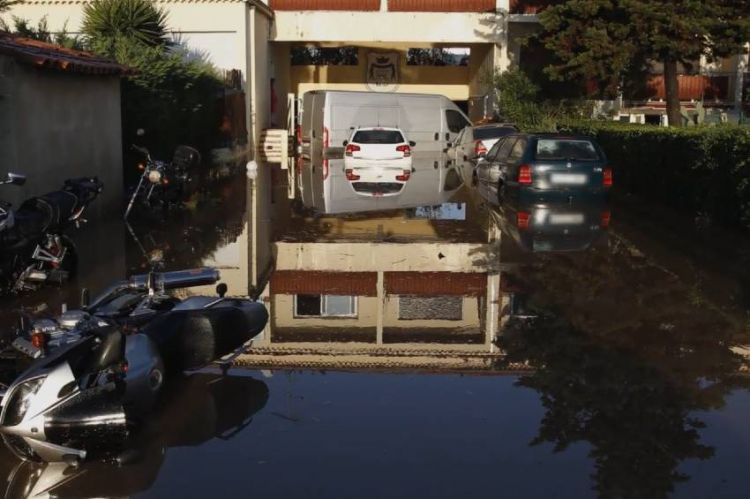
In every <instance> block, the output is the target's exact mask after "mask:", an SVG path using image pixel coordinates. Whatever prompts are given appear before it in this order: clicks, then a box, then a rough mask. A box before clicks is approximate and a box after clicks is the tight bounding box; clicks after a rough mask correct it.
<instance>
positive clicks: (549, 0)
mask: <svg viewBox="0 0 750 499" xmlns="http://www.w3.org/2000/svg"><path fill="white" fill-rule="evenodd" d="M558 3H561V0H510V7H509V9H508V10H509V11H510V13H511V14H525V15H532V14H538V13H540V12H541V11H543V10H544V9H545V8H547V7H549V6H550V5H556V4H558Z"/></svg>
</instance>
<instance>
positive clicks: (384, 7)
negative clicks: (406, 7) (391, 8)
mask: <svg viewBox="0 0 750 499" xmlns="http://www.w3.org/2000/svg"><path fill="white" fill-rule="evenodd" d="M387 10H388V0H380V12H386V11H387Z"/></svg>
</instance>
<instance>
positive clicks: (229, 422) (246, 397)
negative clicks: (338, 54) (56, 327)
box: [2, 373, 268, 497]
mask: <svg viewBox="0 0 750 499" xmlns="http://www.w3.org/2000/svg"><path fill="white" fill-rule="evenodd" d="M164 395H165V398H164V401H163V404H162V405H161V406H160V409H159V410H158V411H157V412H155V413H153V414H152V415H150V417H149V420H148V421H145V422H144V425H143V428H142V429H140V430H139V431H138V432H137V433H135V434H133V435H131V437H130V438H129V440H128V441H127V442H125V443H124V445H123V446H122V447H121V448H118V447H119V445H118V446H117V447H109V448H107V447H104V448H105V449H106V452H107V453H106V454H105V455H104V456H101V457H105V458H106V459H105V460H99V461H92V462H88V463H86V464H84V465H82V466H80V467H73V466H69V465H67V464H66V463H35V462H29V461H21V462H16V461H14V460H13V459H12V458H11V457H10V456H7V458H4V459H3V460H2V462H3V463H4V464H5V467H7V468H8V471H9V473H8V475H7V476H8V481H7V485H6V487H7V488H6V490H5V497H113V496H128V495H132V494H136V493H139V492H143V491H146V490H148V489H149V488H151V486H152V485H153V484H154V482H155V480H156V477H157V476H158V475H159V471H160V469H161V467H162V465H163V464H164V462H165V460H166V458H167V454H168V450H169V449H170V448H173V447H199V446H202V445H205V444H206V443H207V442H209V441H211V440H213V439H220V440H229V439H232V438H233V437H234V436H236V435H237V434H239V433H240V432H242V431H245V430H246V428H247V427H248V426H249V425H250V424H251V423H252V418H253V416H254V415H255V414H256V413H257V412H259V411H260V410H262V409H263V407H264V406H265V405H266V402H267V400H268V387H267V386H266V384H265V383H264V382H263V381H260V380H257V379H254V378H251V377H248V376H224V375H221V374H211V373H196V374H192V375H190V376H185V377H183V378H182V379H179V380H176V381H175V382H174V384H172V385H171V386H169V387H168V389H167V391H166V392H165V394H164Z"/></svg>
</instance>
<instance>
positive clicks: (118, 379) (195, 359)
mask: <svg viewBox="0 0 750 499" xmlns="http://www.w3.org/2000/svg"><path fill="white" fill-rule="evenodd" d="M211 272H213V274H211ZM209 275H212V278H213V281H214V282H215V281H216V280H218V273H217V272H216V271H213V270H212V269H199V270H197V271H181V272H176V273H164V274H154V273H151V274H148V275H147V276H135V277H134V278H132V279H131V280H130V281H128V283H119V284H117V285H115V286H113V287H112V288H111V289H110V290H108V291H107V292H106V293H104V294H103V295H102V296H100V297H99V298H97V299H96V300H94V302H93V303H92V304H91V305H89V306H88V307H84V308H83V309H82V310H80V311H75V312H68V313H66V314H63V315H62V316H61V317H60V318H58V320H57V321H49V322H47V328H46V329H43V328H41V327H40V326H39V325H34V327H35V328H36V329H34V330H32V331H31V342H30V345H27V347H28V351H27V352H26V353H27V354H29V355H32V356H35V357H36V360H35V361H34V362H32V364H31V365H30V366H29V368H28V369H27V370H26V371H25V372H24V373H22V374H21V375H20V376H19V377H18V378H17V379H16V380H15V381H14V382H13V383H12V384H11V385H10V386H9V387H8V389H7V391H6V392H5V394H4V396H3V398H2V403H1V404H0V406H1V407H2V412H0V433H2V437H3V440H4V441H5V443H6V445H7V446H8V447H9V448H10V449H11V451H13V453H14V454H16V455H17V456H18V457H19V458H22V459H31V460H44V461H65V462H69V463H78V462H81V461H83V460H84V459H85V458H86V456H87V453H88V452H89V451H90V450H95V449H96V447H97V445H99V444H100V443H101V442H102V441H103V440H108V439H118V438H123V436H126V435H127V434H128V432H129V429H130V428H131V427H132V425H133V424H134V423H135V422H136V421H138V419H140V418H141V417H142V415H143V414H144V413H145V412H146V411H148V410H149V409H150V407H151V406H152V405H153V403H154V401H155V400H156V397H157V396H158V394H159V392H160V390H161V388H162V385H163V384H164V380H165V378H166V377H168V376H169V375H174V374H176V373H179V372H182V371H185V370H193V369H198V368H201V367H203V366H206V365H208V364H210V363H212V362H214V361H217V360H220V359H222V358H225V360H227V359H226V358H227V357H228V356H232V355H235V354H237V353H238V352H240V351H241V349H242V347H243V345H245V344H246V343H248V342H249V341H250V340H251V339H253V338H254V337H255V336H257V335H258V334H259V333H260V332H261V331H262V330H263V328H264V327H265V325H266V322H267V321H268V312H267V311H266V309H265V307H264V306H263V305H262V304H260V303H257V302H253V301H250V300H247V299H233V298H226V297H224V296H223V295H224V293H225V292H226V286H223V285H219V286H218V287H217V289H218V291H219V295H220V296H219V297H208V296H193V297H189V298H186V299H184V300H178V299H175V298H169V297H168V295H167V294H166V290H167V289H175V288H181V287H187V286H191V285H198V284H204V283H205V282H206V281H207V280H209V279H208V277H207V276H209ZM66 325H70V326H72V328H71V329H69V330H65V326H66ZM14 346H15V345H14ZM36 352H39V353H38V354H37V353H36Z"/></svg>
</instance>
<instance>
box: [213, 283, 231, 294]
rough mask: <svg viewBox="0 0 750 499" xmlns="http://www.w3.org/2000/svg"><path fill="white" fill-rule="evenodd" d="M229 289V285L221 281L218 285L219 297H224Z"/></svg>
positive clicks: (217, 292)
mask: <svg viewBox="0 0 750 499" xmlns="http://www.w3.org/2000/svg"><path fill="white" fill-rule="evenodd" d="M227 291H229V287H228V286H227V285H226V284H225V283H223V282H220V283H219V284H217V285H216V294H217V295H219V298H224V295H225V294H227Z"/></svg>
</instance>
